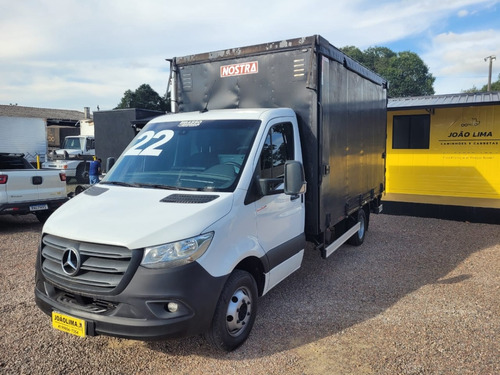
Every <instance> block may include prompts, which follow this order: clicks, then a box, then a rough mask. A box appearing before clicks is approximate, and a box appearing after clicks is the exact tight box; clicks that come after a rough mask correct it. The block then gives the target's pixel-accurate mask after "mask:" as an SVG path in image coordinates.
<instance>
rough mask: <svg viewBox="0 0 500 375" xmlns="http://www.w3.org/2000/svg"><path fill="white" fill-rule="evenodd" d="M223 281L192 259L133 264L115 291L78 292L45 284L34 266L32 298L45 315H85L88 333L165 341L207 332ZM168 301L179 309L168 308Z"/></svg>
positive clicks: (224, 279) (83, 316) (77, 316)
mask: <svg viewBox="0 0 500 375" xmlns="http://www.w3.org/2000/svg"><path fill="white" fill-rule="evenodd" d="M226 279H227V276H224V277H213V276H211V275H210V274H208V273H207V272H206V271H205V270H204V269H203V268H202V267H201V266H200V265H199V264H198V263H196V262H193V263H191V264H188V265H186V266H182V267H177V268H173V269H166V270H153V269H146V268H144V267H138V269H137V272H136V273H135V274H134V276H133V278H132V279H131V281H130V283H129V284H128V286H127V287H126V288H125V289H124V290H123V291H122V292H121V293H119V294H118V295H92V294H87V295H83V294H82V293H79V294H77V293H76V292H72V291H70V290H64V289H63V287H62V286H59V287H58V286H55V285H53V284H51V283H49V282H48V281H47V280H46V279H45V278H44V277H43V276H42V275H41V272H40V268H39V265H38V264H37V275H36V286H35V301H36V304H37V305H38V307H39V308H40V309H41V310H42V311H44V312H45V313H46V314H48V315H51V314H52V311H57V312H59V313H62V314H67V315H70V316H73V317H76V318H80V319H84V320H85V321H86V322H87V324H86V326H87V332H86V335H88V336H95V335H108V336H116V337H123V338H130V339H136V340H153V339H165V338H173V337H182V336H190V335H194V334H199V333H202V332H204V331H206V330H207V329H208V328H209V327H210V324H211V322H212V317H213V314H214V311H215V306H216V304H217V301H218V298H219V295H220V293H221V291H222V287H223V285H224V283H225V281H226ZM169 302H175V303H177V304H178V306H179V309H178V310H177V311H176V312H171V311H169V310H168V308H167V305H168V303H169Z"/></svg>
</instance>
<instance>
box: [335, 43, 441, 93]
mask: <svg viewBox="0 0 500 375" xmlns="http://www.w3.org/2000/svg"><path fill="white" fill-rule="evenodd" d="M341 50H342V51H343V52H344V53H345V54H347V55H348V56H350V57H352V58H353V59H355V60H357V61H359V62H360V63H361V64H363V65H364V66H366V67H367V68H368V69H371V70H373V71H374V72H376V73H378V74H379V75H381V76H382V77H384V78H385V79H387V81H388V82H389V90H388V96H389V97H403V96H422V95H433V94H434V87H433V85H434V81H435V80H436V78H434V77H433V76H432V74H431V73H430V72H429V68H428V67H427V65H425V63H424V62H423V61H422V59H421V58H420V57H419V56H418V55H417V54H416V53H414V52H410V51H404V52H398V53H396V52H394V51H392V50H391V49H390V48H387V47H370V48H368V49H366V50H365V51H361V50H360V49H359V48H356V47H354V46H347V47H344V48H342V49H341Z"/></svg>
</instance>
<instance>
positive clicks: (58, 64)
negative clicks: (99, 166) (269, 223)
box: [0, 0, 500, 109]
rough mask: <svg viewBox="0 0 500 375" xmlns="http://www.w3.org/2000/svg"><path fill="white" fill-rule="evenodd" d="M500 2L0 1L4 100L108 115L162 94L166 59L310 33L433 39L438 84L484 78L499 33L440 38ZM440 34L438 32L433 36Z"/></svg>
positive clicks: (346, 40) (333, 37)
mask: <svg viewBox="0 0 500 375" xmlns="http://www.w3.org/2000/svg"><path fill="white" fill-rule="evenodd" d="M2 3H3V4H2ZM499 3H500V2H499V1H496V0H441V1H439V2H435V1H434V0H420V1H409V0H380V1H377V2H373V1H371V0H351V1H350V2H334V1H329V0H311V1H308V2H304V1H298V0H287V1H268V0H254V1H252V2H239V3H235V2H234V1H233V2H230V1H228V0H212V1H210V2H209V1H201V0H183V1H181V2H171V1H164V0H143V1H141V2H129V1H122V0H108V1H100V0H87V1H85V2H81V1H77V0H23V1H16V2H12V1H7V0H0V7H1V9H2V13H0V33H1V35H4V36H8V37H4V38H2V45H1V46H2V48H0V71H2V74H1V75H0V87H2V90H1V91H0V103H10V102H18V103H19V104H20V105H34V106H35V105H36V106H47V107H55V106H65V107H70V108H80V107H83V106H88V105H90V106H94V105H97V104H99V105H100V107H101V108H107V109H109V108H112V107H114V106H115V105H116V104H117V103H118V102H119V100H120V99H121V97H122V96H123V92H124V91H125V90H127V89H135V88H137V87H138V86H139V85H140V84H142V83H148V84H150V85H151V86H152V87H153V89H155V90H156V91H157V92H158V93H159V94H160V95H163V94H164V92H165V89H166V84H167V79H168V64H167V62H165V58H170V57H173V56H183V55H187V54H193V53H199V52H207V51H213V50H219V49H225V48H234V47H238V46H242V45H251V44H256V43H264V42H269V41H276V40H281V39H287V38H295V37H300V36H306V35H313V34H321V35H323V36H324V37H325V38H327V39H328V40H329V41H330V42H332V43H333V44H334V45H336V46H337V47H342V46H345V45H355V46H357V47H359V48H362V49H364V48H367V47H370V46H374V45H379V46H381V45H387V44H389V43H391V42H395V41H399V40H405V39H406V38H416V37H417V38H418V37H421V41H420V42H419V43H421V44H422V45H424V44H425V41H426V40H427V38H431V41H430V42H429V43H428V44H429V48H428V49H426V50H425V55H423V56H422V55H421V56H422V57H423V59H424V61H425V62H426V63H427V64H428V65H429V67H430V68H431V72H432V73H433V74H434V75H435V76H437V77H438V81H437V82H436V86H437V85H438V83H439V82H441V78H444V77H445V76H450V75H453V74H460V72H461V70H462V69H470V68H471V67H473V68H474V69H475V70H474V71H476V70H477V73H473V74H479V72H480V70H481V69H480V67H479V66H478V65H477V63H474V60H473V59H476V58H477V57H478V56H479V58H480V59H481V58H484V57H485V56H487V55H489V54H491V53H497V54H498V55H500V53H499V52H494V51H489V48H491V46H495V45H500V43H499V42H498V32H499V31H498V30H489V31H483V33H484V34H478V35H476V36H474V35H468V34H458V33H455V34H453V33H451V32H446V33H445V32H443V31H444V30H447V29H446V28H445V27H446V24H447V20H448V19H449V18H450V17H456V16H457V15H460V16H462V18H461V19H462V20H467V17H468V16H470V15H472V14H474V12H476V11H477V10H478V9H483V8H484V7H486V6H492V4H493V5H495V4H499ZM478 27H480V26H478ZM435 30H439V31H438V32H439V33H440V34H439V35H438V36H436V37H434V36H433V33H434V32H435ZM477 33H480V32H479V31H477ZM473 34H474V33H473ZM485 40H490V42H488V43H489V44H488V43H485ZM466 43H469V44H466ZM495 43H496V44H495ZM465 45H467V47H465ZM412 47H414V46H413V45H409V46H408V49H411V48H412ZM419 47H420V46H419ZM487 51H489V52H487ZM415 52H417V53H420V52H419V51H415ZM485 52H487V53H486V54H484V53H485ZM482 54H484V56H482ZM480 62H481V60H480V61H479V63H480ZM484 65H485V63H484V62H483V68H484ZM466 71H467V72H469V70H466ZM468 74H470V73H468ZM483 75H484V74H483ZM464 88H468V86H465V87H464ZM439 90H441V88H439V89H438V91H439Z"/></svg>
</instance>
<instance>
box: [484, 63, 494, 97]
mask: <svg viewBox="0 0 500 375" xmlns="http://www.w3.org/2000/svg"><path fill="white" fill-rule="evenodd" d="M496 58H497V57H496V56H493V55H491V56H488V57H485V58H484V61H486V60H488V59H490V74H489V75H488V91H491V70H492V67H493V60H496Z"/></svg>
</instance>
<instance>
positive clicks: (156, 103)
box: [115, 83, 169, 112]
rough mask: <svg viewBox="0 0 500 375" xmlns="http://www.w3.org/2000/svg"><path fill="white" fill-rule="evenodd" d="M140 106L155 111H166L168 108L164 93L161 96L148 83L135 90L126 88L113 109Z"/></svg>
mask: <svg viewBox="0 0 500 375" xmlns="http://www.w3.org/2000/svg"><path fill="white" fill-rule="evenodd" d="M123 108H142V109H153V110H157V111H165V112H166V111H167V110H168V109H169V106H168V103H167V98H166V95H165V96H164V97H163V98H162V97H161V96H160V95H158V93H157V92H156V91H154V90H153V89H152V88H151V86H149V85H148V84H145V83H144V84H142V85H140V86H139V87H138V88H137V90H135V91H132V90H127V91H125V93H124V94H123V97H122V99H121V101H120V103H119V104H118V106H117V107H116V108H115V109H123Z"/></svg>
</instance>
